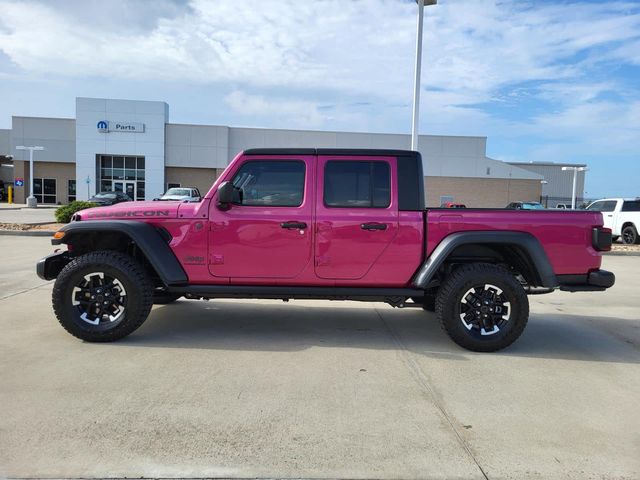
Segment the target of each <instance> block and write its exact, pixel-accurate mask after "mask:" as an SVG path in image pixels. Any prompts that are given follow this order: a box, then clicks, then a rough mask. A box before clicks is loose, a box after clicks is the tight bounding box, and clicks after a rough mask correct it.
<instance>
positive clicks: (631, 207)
mask: <svg viewBox="0 0 640 480" xmlns="http://www.w3.org/2000/svg"><path fill="white" fill-rule="evenodd" d="M622 211H623V212H640V200H625V202H624V203H623V204H622Z"/></svg>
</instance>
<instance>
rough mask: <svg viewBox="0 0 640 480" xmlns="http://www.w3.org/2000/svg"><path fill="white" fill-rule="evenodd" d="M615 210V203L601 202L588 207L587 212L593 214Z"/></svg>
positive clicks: (611, 201) (612, 201)
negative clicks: (592, 212)
mask: <svg viewBox="0 0 640 480" xmlns="http://www.w3.org/2000/svg"><path fill="white" fill-rule="evenodd" d="M615 209H616V201H615V200H609V201H602V202H594V203H592V204H591V205H589V208H588V209H587V210H591V211H594V212H613V211H614V210H615Z"/></svg>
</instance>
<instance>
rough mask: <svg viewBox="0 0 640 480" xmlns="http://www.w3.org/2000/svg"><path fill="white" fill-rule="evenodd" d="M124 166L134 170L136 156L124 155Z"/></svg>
mask: <svg viewBox="0 0 640 480" xmlns="http://www.w3.org/2000/svg"><path fill="white" fill-rule="evenodd" d="M124 168H130V169H132V170H135V168H136V157H124Z"/></svg>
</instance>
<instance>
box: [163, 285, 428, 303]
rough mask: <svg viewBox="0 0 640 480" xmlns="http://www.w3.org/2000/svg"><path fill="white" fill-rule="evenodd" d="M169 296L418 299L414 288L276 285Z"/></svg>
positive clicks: (194, 289)
mask: <svg viewBox="0 0 640 480" xmlns="http://www.w3.org/2000/svg"><path fill="white" fill-rule="evenodd" d="M167 291H169V292H171V293H180V294H182V295H184V296H186V297H191V298H261V299H272V300H287V299H291V298H294V299H306V300H356V301H362V302H387V303H391V304H398V305H400V304H403V303H404V300H405V299H406V298H408V297H422V296H423V295H424V290H420V289H415V288H363V287H293V286H292V287H289V286H280V285H188V286H184V287H168V288H167Z"/></svg>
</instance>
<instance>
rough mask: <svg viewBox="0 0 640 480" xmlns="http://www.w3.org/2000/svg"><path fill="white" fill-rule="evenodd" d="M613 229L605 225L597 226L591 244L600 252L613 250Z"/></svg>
mask: <svg viewBox="0 0 640 480" xmlns="http://www.w3.org/2000/svg"><path fill="white" fill-rule="evenodd" d="M611 243H612V239H611V229H610V228H604V227H595V228H594V229H593V231H592V234H591V244H592V245H593V248H595V249H596V250H598V251H599V252H608V251H610V250H611Z"/></svg>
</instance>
